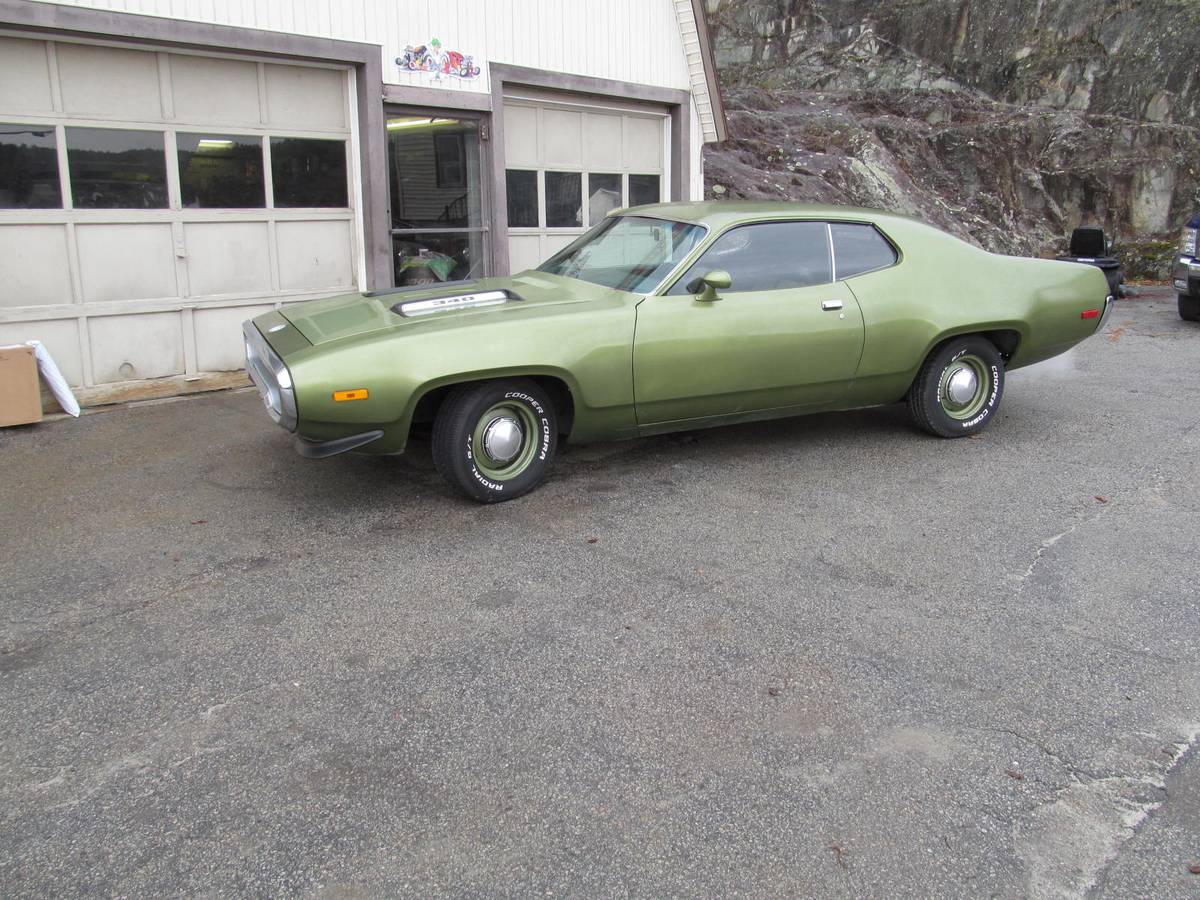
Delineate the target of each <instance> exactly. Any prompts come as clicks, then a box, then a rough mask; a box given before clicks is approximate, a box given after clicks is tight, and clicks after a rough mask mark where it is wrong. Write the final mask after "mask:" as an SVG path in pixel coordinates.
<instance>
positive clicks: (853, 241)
mask: <svg viewBox="0 0 1200 900" xmlns="http://www.w3.org/2000/svg"><path fill="white" fill-rule="evenodd" d="M830 229H831V230H832V232H833V256H834V262H835V265H836V269H837V271H836V272H835V275H834V277H835V278H836V279H837V280H838V281H841V280H842V279H844V278H853V277H854V276H855V275H862V274H863V273H864V272H874V271H875V270H876V269H886V268H887V267H888V266H894V265H895V264H896V260H897V259H898V258H899V257H897V255H896V250H895V248H894V247H892V245H891V244H890V243H888V240H887V238H885V237H884V236H883V235H882V234H880V233H879V231H878V230H877V229H876V228H875V226H874V225H860V224H857V223H850V222H833V223H831V224H830Z"/></svg>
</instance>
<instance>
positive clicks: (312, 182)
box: [271, 137, 350, 207]
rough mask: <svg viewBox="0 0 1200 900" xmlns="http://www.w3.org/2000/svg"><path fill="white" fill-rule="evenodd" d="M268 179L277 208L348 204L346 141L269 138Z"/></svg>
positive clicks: (341, 205) (342, 205) (340, 205)
mask: <svg viewBox="0 0 1200 900" xmlns="http://www.w3.org/2000/svg"><path fill="white" fill-rule="evenodd" d="M271 179H272V181H273V182H274V184H275V205H276V206H280V207H297V206H303V207H326V206H333V207H344V206H349V205H350V204H349V201H348V199H347V192H346V142H345V141H331V140H326V139H324V138H287V137H273V138H271Z"/></svg>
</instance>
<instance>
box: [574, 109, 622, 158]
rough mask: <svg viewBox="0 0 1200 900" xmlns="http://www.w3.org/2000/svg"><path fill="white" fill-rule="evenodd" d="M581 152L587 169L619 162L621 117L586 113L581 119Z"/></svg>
mask: <svg viewBox="0 0 1200 900" xmlns="http://www.w3.org/2000/svg"><path fill="white" fill-rule="evenodd" d="M583 130H584V138H583V148H584V150H583V152H584V157H585V160H586V164H587V167H588V168H589V169H593V170H596V169H602V168H605V167H608V168H613V167H617V166H619V165H620V164H621V153H622V139H621V117H620V116H604V115H596V114H594V113H588V114H587V115H586V116H584V120H583Z"/></svg>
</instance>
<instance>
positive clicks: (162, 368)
mask: <svg viewBox="0 0 1200 900" xmlns="http://www.w3.org/2000/svg"><path fill="white" fill-rule="evenodd" d="M88 333H89V336H90V338H91V351H92V370H93V374H94V375H95V380H96V383H97V384H112V383H113V382H115V381H134V380H136V379H139V378H163V377H165V376H167V375H181V374H183V330H182V327H181V324H180V316H179V313H177V312H164V313H141V314H138V315H127V316H102V317H97V318H92V319H90V320H89V321H88Z"/></svg>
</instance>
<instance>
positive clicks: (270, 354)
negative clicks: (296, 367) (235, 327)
mask: <svg viewBox="0 0 1200 900" xmlns="http://www.w3.org/2000/svg"><path fill="white" fill-rule="evenodd" d="M242 335H243V336H244V337H245V339H246V374H247V375H249V376H250V380H251V381H253V382H254V386H255V387H256V388H258V396H259V399H260V400H262V402H263V406H265V407H266V408H267V415H269V416H270V417H271V418H272V419H273V420H274V421H276V422H278V423H279V424H280V425H282V426H283V427H284V428H286V429H287V430H288V431H295V430H296V391H295V388H294V387H293V385H292V373H291V372H289V371H288V368H287V366H285V365H284V364H283V360H282V359H280V358H279V354H277V353H276V352H275V351H274V350H272V349H271V345H270V344H268V343H267V339H266V338H264V337H263V336H262V333H261V332H260V331H259V330H258V328H257V327H255V325H254V323H253V322H251V321H249V320H247V321H245V322H243V323H242Z"/></svg>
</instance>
